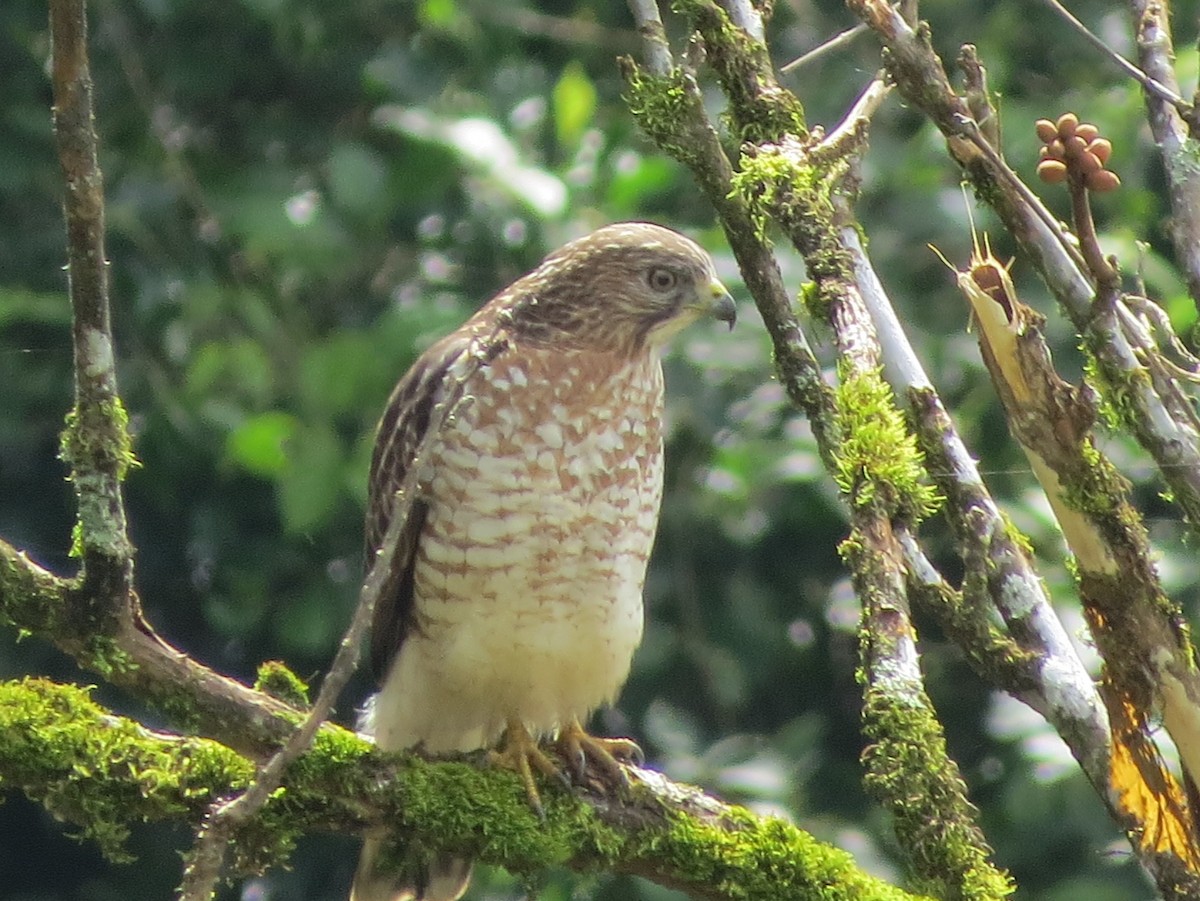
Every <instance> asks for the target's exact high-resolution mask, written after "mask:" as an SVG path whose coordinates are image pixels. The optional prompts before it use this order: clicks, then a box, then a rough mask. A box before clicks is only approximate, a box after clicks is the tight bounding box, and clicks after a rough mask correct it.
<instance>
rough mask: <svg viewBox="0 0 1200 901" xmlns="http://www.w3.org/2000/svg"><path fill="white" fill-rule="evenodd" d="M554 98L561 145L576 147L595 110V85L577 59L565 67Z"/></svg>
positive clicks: (556, 126) (555, 86)
mask: <svg viewBox="0 0 1200 901" xmlns="http://www.w3.org/2000/svg"><path fill="white" fill-rule="evenodd" d="M551 101H552V102H553V104H554V129H555V132H556V134H557V137H558V143H559V146H560V147H571V146H574V145H575V144H576V143H578V141H579V138H580V136H581V135H582V134H583V131H584V129H585V128H587V127H588V124H589V123H590V122H591V121H592V115H593V114H594V113H595V112H596V88H595V87H594V86H593V85H592V82H591V79H589V78H588V77H587V73H586V72H584V71H583V66H581V65H580V64H579V63H578V62H571V63H568V64H567V67H566V68H565V69H563V74H562V77H560V78H559V79H558V83H557V84H555V85H554V90H553V92H552V93H551Z"/></svg>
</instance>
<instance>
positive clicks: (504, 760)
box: [488, 719, 565, 819]
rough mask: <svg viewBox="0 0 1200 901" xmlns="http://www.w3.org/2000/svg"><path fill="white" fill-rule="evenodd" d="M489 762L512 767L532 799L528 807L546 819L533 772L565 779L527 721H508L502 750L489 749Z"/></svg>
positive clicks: (560, 779) (562, 780)
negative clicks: (527, 727)
mask: <svg viewBox="0 0 1200 901" xmlns="http://www.w3.org/2000/svg"><path fill="white" fill-rule="evenodd" d="M488 761H489V762H490V763H492V764H493V765H495V766H501V767H504V768H505V769H508V770H512V771H513V772H515V773H516V774H517V775H518V776H520V777H521V784H522V785H524V786H525V795H526V797H527V798H529V806H530V807H532V808H533V809H534V812H535V813H537V815H538V816H539V817H540V818H542V819H545V817H546V811H545V808H544V807H542V796H541V793H540V792H538V787H537V783H536V782H535V781H534V778H533V771H534V770H537V771H538V772H539V773H541V774H542V775H543V776H548V777H549V778H551V779H556V780H558V781H559V782H564V781H565V779H564V777H563V774H562V772H561V771H560V770H559V768H558V767H557V766H555V765H554V761H553V760H551V759H550V758H549V757H548V756H547V755H546V752H545V751H543V750H542V749H541V748H539V747H538V743H537V741H536V740H535V739H534V737H533V736H532V735H530V734H529V730H528V729H526V728H525V724H524V723H522V722H521V721H520V720H517V719H510V720H509V721H508V726H507V727H506V728H505V730H504V741H503V742H502V743H501V749H500V750H498V751H490V752H489V753H488Z"/></svg>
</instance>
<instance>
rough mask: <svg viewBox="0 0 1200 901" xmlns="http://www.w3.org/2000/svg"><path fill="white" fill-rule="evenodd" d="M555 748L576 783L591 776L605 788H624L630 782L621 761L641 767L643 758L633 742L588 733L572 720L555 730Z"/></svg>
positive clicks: (626, 739)
mask: <svg viewBox="0 0 1200 901" xmlns="http://www.w3.org/2000/svg"><path fill="white" fill-rule="evenodd" d="M558 751H559V753H560V754H561V755H562V757H563V759H564V760H565V761H566V763H567V766H568V767H569V768H570V770H571V773H572V775H573V776H574V777H575V780H576V781H577V782H584V781H585V780H587V779H588V777H589V776H591V777H593V779H595V781H598V782H599V783H600V785H601V787H608V788H625V787H626V786H627V785H628V784H629V777H628V776H626V774H625V770H624V769H623V767H622V764H626V763H631V764H633V765H634V766H641V765H642V764H643V763H644V762H645V760H646V756H645V755H644V754H643V753H642V749H641V748H639V747H638V746H637V743H636V742H633V741H631V740H630V739H628V738H596V737H595V736H593V735H588V734H587V733H586V732H585V731H583V726H581V725H579V720H571V722H569V723H567V725H565V726H563V728H562V731H560V732H559V733H558ZM595 777H599V778H598V779H596V778H595Z"/></svg>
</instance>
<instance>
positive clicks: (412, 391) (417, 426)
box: [366, 331, 471, 683]
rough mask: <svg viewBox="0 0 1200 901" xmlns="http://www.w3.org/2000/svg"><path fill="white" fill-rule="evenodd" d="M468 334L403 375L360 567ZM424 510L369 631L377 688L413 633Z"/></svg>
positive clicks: (386, 419) (380, 443) (379, 461)
mask: <svg viewBox="0 0 1200 901" xmlns="http://www.w3.org/2000/svg"><path fill="white" fill-rule="evenodd" d="M470 344H471V335H470V333H469V332H466V331H460V332H456V333H454V334H451V335H448V336H446V337H445V338H443V339H442V340H441V341H439V342H437V343H436V344H434V345H433V346H432V347H430V348H429V349H428V350H427V351H426V352H425V353H424V354H422V356H421V357H420V359H418V360H417V362H416V363H414V364H413V366H412V368H411V369H409V370H408V372H406V373H405V374H404V376H403V377H402V378H401V379H400V381H399V382H398V383H397V384H396V387H395V388H394V389H393V390H392V396H391V398H390V399H389V400H388V404H387V407H386V409H385V410H384V413H383V416H382V418H381V419H380V420H379V425H378V427H377V428H376V432H375V447H374V450H373V452H372V455H371V476H370V480H369V482H368V489H367V522H366V566H367V569H368V570H369V569H370V567H371V566H372V565H373V564H374V562H375V557H376V554H377V553H378V552H379V549H380V545H381V544H382V543H383V539H384V536H385V535H386V533H387V530H388V524H389V523H390V522H391V518H392V511H393V509H394V507H395V497H396V492H397V491H398V490H399V488H400V486H401V484H402V483H403V481H404V477H405V474H406V473H407V472H408V469H409V466H411V464H412V460H413V456H414V455H415V454H416V453H417V449H418V448H419V447H420V446H421V442H422V440H423V439H424V437H425V433H426V432H427V431H428V429H429V421H430V417H431V416H432V415H433V411H434V409H435V408H436V406H437V405H438V404H439V403H440V402H441V401H442V399H443V397H444V396H445V392H446V378H447V373H448V372H450V371H451V369H452V367H454V365H455V363H456V362H458V360H459V359H461V357H462V356H463V355H464V354H465V353H467V352H468V350H469V348H470ZM428 512H429V507H428V505H427V504H426V503H425V501H423V500H421V499H419V498H418V499H417V500H416V501H415V502H414V503H413V505H412V507H411V509H410V512H409V515H408V521H407V522H406V523H405V524H404V530H403V532H402V533H401V535H400V540H399V542H398V543H397V545H396V553H395V554H394V555H393V557H392V559H391V561H390V562H389V564H388V576H387V580H386V582H385V583H384V587H383V591H382V593H381V594H380V597H379V603H378V604H377V605H376V607H375V618H374V622H373V624H372V627H371V669H372V671H373V673H374V675H375V678H376V679H377V680H379V681H380V682H381V683H382V681H383V679H384V678H385V677H386V676H387V671H388V668H389V667H390V666H391V663H392V660H393V658H394V657H395V656H396V654H397V653H398V652H399V651H400V647H401V646H402V645H403V644H404V641H405V639H406V638H407V637H408V636H409V635H410V634H411V632H412V630H413V629H414V628H417V627H418V623H417V616H416V608H415V604H414V598H413V565H414V563H415V561H416V555H417V546H418V544H419V542H420V540H421V532H422V530H423V528H424V526H425V519H426V516H427V515H428Z"/></svg>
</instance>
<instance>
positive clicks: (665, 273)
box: [646, 266, 679, 293]
mask: <svg viewBox="0 0 1200 901" xmlns="http://www.w3.org/2000/svg"><path fill="white" fill-rule="evenodd" d="M678 280H679V279H678V278H677V277H676V276H675V273H674V272H672V271H671V270H670V269H663V268H662V267H661V266H656V267H655V268H653V269H651V270H650V271H649V272H648V273H646V283H647V284H649V285H650V287H651V288H653V289H654V290H655V291H661V292H663V293H666V292H667V291H670V290H672V289H673V288H674V287H675V284H676V282H677V281H678Z"/></svg>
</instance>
